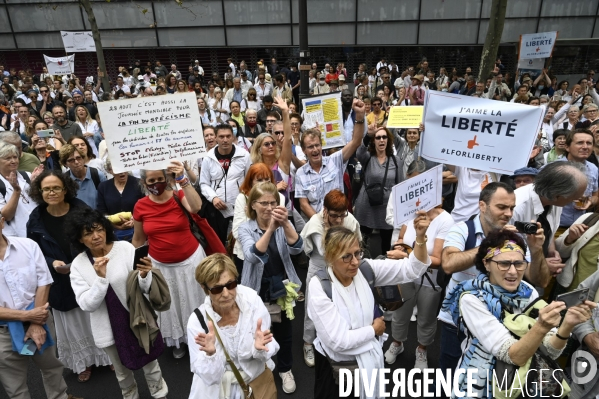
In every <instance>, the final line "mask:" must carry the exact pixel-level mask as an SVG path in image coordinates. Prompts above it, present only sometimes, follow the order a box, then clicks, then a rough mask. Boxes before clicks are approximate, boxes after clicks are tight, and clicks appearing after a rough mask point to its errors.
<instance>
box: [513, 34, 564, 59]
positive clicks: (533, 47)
mask: <svg viewBox="0 0 599 399" xmlns="http://www.w3.org/2000/svg"><path fill="white" fill-rule="evenodd" d="M556 40H557V32H544V33H529V34H527V35H520V52H519V54H518V58H520V59H526V60H529V59H532V58H549V57H551V53H552V52H553V46H555V41H556Z"/></svg>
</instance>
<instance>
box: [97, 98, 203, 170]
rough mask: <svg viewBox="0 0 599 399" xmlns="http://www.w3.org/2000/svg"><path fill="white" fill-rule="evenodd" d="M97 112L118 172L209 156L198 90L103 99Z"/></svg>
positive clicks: (111, 157) (152, 168)
mask: <svg viewBox="0 0 599 399" xmlns="http://www.w3.org/2000/svg"><path fill="white" fill-rule="evenodd" d="M98 111H99V112H100V115H102V127H103V130H104V138H105V139H106V144H107V149H108V156H109V158H110V161H111V163H112V168H113V170H114V172H115V173H120V172H126V171H130V170H135V169H151V170H158V169H164V168H166V167H167V166H168V165H169V163H170V161H171V160H172V159H176V160H179V161H185V160H196V159H198V158H200V157H203V156H204V155H206V146H205V144H204V135H203V133H202V120H201V118H200V112H199V110H198V107H197V103H196V97H195V93H182V94H172V95H168V96H156V97H138V98H132V99H127V100H120V101H107V102H100V103H98Z"/></svg>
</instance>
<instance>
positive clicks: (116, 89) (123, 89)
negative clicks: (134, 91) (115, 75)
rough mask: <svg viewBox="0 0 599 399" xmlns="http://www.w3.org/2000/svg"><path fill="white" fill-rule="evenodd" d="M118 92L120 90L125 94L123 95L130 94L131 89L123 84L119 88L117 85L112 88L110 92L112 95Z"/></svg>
mask: <svg viewBox="0 0 599 399" xmlns="http://www.w3.org/2000/svg"><path fill="white" fill-rule="evenodd" d="M119 90H122V91H123V93H125V94H127V93H131V89H130V88H129V86H127V85H125V84H124V85H122V86H119V85H116V86H114V91H113V92H112V94H115V93H116V92H117V91H119Z"/></svg>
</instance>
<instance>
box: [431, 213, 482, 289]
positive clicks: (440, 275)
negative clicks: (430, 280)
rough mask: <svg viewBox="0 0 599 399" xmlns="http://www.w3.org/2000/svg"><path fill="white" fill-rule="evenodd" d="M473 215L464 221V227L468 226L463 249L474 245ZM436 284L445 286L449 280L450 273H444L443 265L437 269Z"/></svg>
mask: <svg viewBox="0 0 599 399" xmlns="http://www.w3.org/2000/svg"><path fill="white" fill-rule="evenodd" d="M475 217H476V215H474V216H473V217H472V218H470V220H467V221H466V227H468V237H466V243H465V244H464V251H468V250H469V249H472V248H474V247H476V231H475V229H474V218H475ZM437 270H438V271H437V285H438V286H439V287H441V288H445V287H447V285H448V284H449V282H450V281H451V275H452V273H445V271H444V270H443V266H441V267H439V269H437Z"/></svg>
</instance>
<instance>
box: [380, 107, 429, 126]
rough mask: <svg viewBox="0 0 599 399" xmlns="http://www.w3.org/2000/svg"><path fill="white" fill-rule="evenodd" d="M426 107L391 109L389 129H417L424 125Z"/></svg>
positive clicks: (388, 121)
mask: <svg viewBox="0 0 599 399" xmlns="http://www.w3.org/2000/svg"><path fill="white" fill-rule="evenodd" d="M423 114H424V107H423V106H422V105H411V106H408V107H391V109H390V110H389V119H388V120H387V127H388V128H404V129H406V128H417V127H419V126H420V124H421V123H422V115H423Z"/></svg>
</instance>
